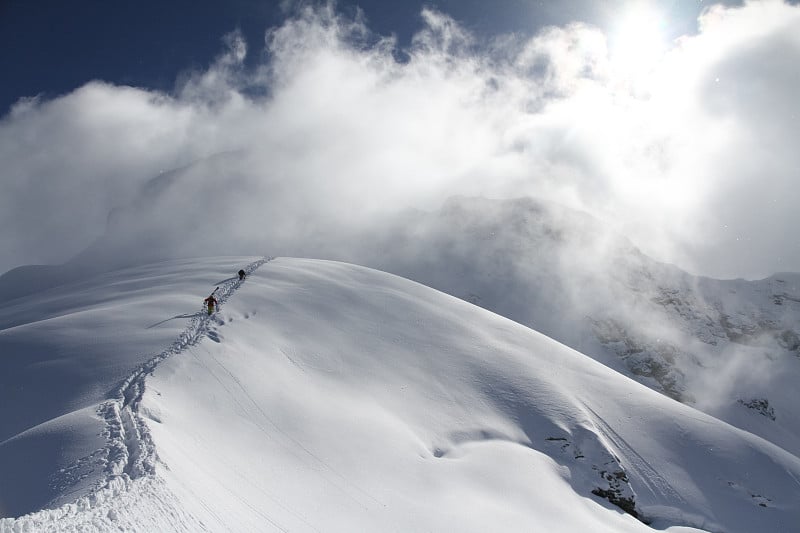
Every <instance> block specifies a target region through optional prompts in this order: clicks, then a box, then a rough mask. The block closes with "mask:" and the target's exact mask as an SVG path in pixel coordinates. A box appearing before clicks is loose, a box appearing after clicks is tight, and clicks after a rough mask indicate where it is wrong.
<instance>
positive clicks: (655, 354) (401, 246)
mask: <svg viewBox="0 0 800 533" xmlns="http://www.w3.org/2000/svg"><path fill="white" fill-rule="evenodd" d="M246 160H247V154H244V153H231V154H220V155H219V156H216V157H213V158H209V159H208V160H204V161H202V162H199V163H197V164H195V165H190V166H189V167H186V168H183V169H178V170H176V171H174V172H170V173H165V174H163V175H161V176H159V177H157V178H154V180H152V182H151V183H150V184H149V185H148V187H146V188H145V189H144V190H143V191H142V195H141V198H140V199H139V200H137V201H136V202H135V203H134V204H133V205H131V206H127V207H125V206H123V207H121V208H120V209H118V210H117V211H116V212H115V213H114V214H113V215H112V216H110V217H109V227H108V229H107V233H106V234H105V235H104V236H103V237H102V238H101V239H99V240H98V241H97V243H95V244H94V245H93V246H92V247H90V248H89V249H88V250H86V251H84V252H83V253H81V254H79V255H78V256H76V257H75V258H74V259H73V260H72V261H70V262H68V263H67V264H65V265H62V266H61V267H45V266H39V267H23V268H20V269H15V270H14V271H11V272H8V273H6V274H5V275H3V276H0V295H1V296H3V297H4V298H6V299H7V298H13V297H19V296H21V295H23V294H28V293H30V292H31V291H33V292H35V291H37V290H41V287H43V286H44V287H47V286H52V285H58V284H63V283H68V282H71V281H74V280H76V279H85V278H86V277H88V276H91V275H95V274H96V273H98V272H102V271H103V270H107V269H109V268H119V266H120V265H132V264H139V263H141V262H143V261H156V260H164V259H169V258H173V257H181V254H185V253H186V250H188V249H198V247H199V246H202V248H203V249H206V248H207V249H209V250H215V252H216V253H248V251H250V250H253V249H259V250H267V251H269V253H271V254H274V255H283V256H297V257H315V258H322V259H335V260H340V261H345V262H350V263H355V264H360V265H365V266H368V267H372V268H377V269H379V270H383V271H386V272H391V273H394V274H397V275H400V276H402V277H405V278H408V279H412V280H415V281H418V282H420V283H423V284H425V285H428V286H431V287H433V288H436V289H438V290H441V291H443V292H446V293H448V294H451V295H454V296H457V297H459V298H462V299H464V300H466V301H469V302H472V303H475V304H477V305H479V306H482V307H484V308H486V309H489V310H491V311H494V312H496V313H498V314H501V315H503V316H506V317H508V318H511V319H512V320H515V321H517V322H519V323H521V324H524V325H527V326H529V327H532V328H533V329H535V330H537V331H541V332H542V333H544V334H546V335H548V336H550V337H552V338H554V339H556V340H558V341H560V342H562V343H564V344H566V345H568V346H570V347H572V348H574V349H576V350H578V351H580V352H582V353H585V354H587V355H589V356H591V357H593V358H595V359H596V360H598V361H600V362H602V363H603V364H605V365H608V366H610V367H611V368H614V369H616V370H618V371H620V372H623V373H625V374H626V375H628V376H630V377H633V378H634V379H636V380H638V381H639V382H641V383H643V384H645V385H647V386H649V387H651V388H653V389H655V390H657V391H659V392H662V393H664V394H666V395H668V396H670V397H672V398H676V399H678V400H680V401H682V402H686V403H688V404H689V405H692V406H695V407H697V408H699V409H701V410H703V411H704V412H707V413H709V414H712V415H713V416H715V417H719V418H722V419H724V420H726V421H728V422H730V423H732V424H734V425H736V426H738V427H741V428H743V429H746V430H748V431H751V432H754V433H756V434H758V435H760V436H762V437H764V438H766V439H768V440H770V441H771V442H774V443H776V444H778V445H779V446H781V447H784V448H785V449H787V450H789V451H790V452H792V453H793V454H795V455H797V454H798V453H800V429H798V428H800V409H798V408H797V406H796V402H795V401H794V399H793V393H792V391H793V390H794V388H795V386H796V385H795V384H796V383H797V381H798V380H800V303H798V300H800V279H798V278H799V276H798V275H797V274H779V275H775V276H772V277H770V278H767V279H765V280H759V281H744V280H725V281H721V280H712V279H708V278H701V277H695V276H691V275H689V274H687V273H686V272H683V271H681V270H680V269H678V268H676V267H674V266H671V265H666V264H662V263H659V262H657V261H654V260H652V259H650V258H649V257H647V256H646V255H645V254H643V253H642V252H641V251H640V250H639V249H637V248H636V246H634V245H633V244H632V243H631V242H629V241H628V240H626V239H625V238H623V237H621V236H619V235H617V234H614V233H613V232H611V231H609V230H608V228H607V226H606V225H605V224H603V223H602V222H600V221H598V220H597V219H594V218H592V217H591V216H589V215H587V214H584V213H580V212H576V211H574V210H571V209H567V208H564V207H560V206H557V205H554V204H550V203H546V202H542V201H537V200H533V199H530V198H522V199H516V200H487V199H484V198H467V197H455V198H451V199H450V200H449V201H448V202H446V203H445V204H444V205H443V207H442V208H441V209H440V210H439V211H435V212H424V211H419V210H412V211H407V212H404V213H401V214H399V215H397V216H394V217H386V218H384V219H383V220H381V221H380V223H374V224H369V225H367V227H369V229H367V230H364V229H363V227H364V226H360V225H359V226H358V227H353V226H349V225H346V224H340V223H337V222H336V220H335V219H331V220H329V221H327V223H326V224H324V225H322V226H318V227H315V226H314V222H313V219H312V220H309V222H308V226H307V227H306V228H304V229H303V230H302V235H301V236H298V235H297V229H296V228H292V227H291V224H289V225H288V226H287V222H286V220H290V218H286V219H275V220H273V221H271V222H270V223H269V224H266V225H263V226H262V225H259V226H253V224H250V223H248V222H247V220H254V219H257V218H255V213H256V212H257V211H259V210H260V207H259V206H255V205H250V204H249V203H248V199H247V197H246V196H242V194H241V191H240V189H242V190H247V189H246V188H240V187H239V186H238V185H237V184H239V182H238V181H237V180H238V179H239V177H240V175H239V173H237V170H236V169H237V168H239V165H244V164H245V163H246ZM208 173H213V174H215V175H221V176H226V179H227V178H229V182H226V183H227V185H226V186H225V187H223V188H220V189H217V188H214V189H213V190H205V189H203V190H195V188H194V187H193V186H192V183H193V179H194V178H195V177H197V176H204V175H206V174H208ZM231 180H232V181H231ZM203 183H206V184H207V186H210V185H208V184H209V183H212V184H216V183H217V181H213V182H207V181H203ZM214 187H216V185H214ZM284 192H286V191H284ZM187 194H189V195H190V197H191V201H192V203H196V204H197V205H198V206H199V211H200V212H205V211H206V210H208V209H213V208H212V207H211V206H209V205H207V203H208V201H209V199H210V198H214V199H215V202H220V203H223V204H230V205H236V206H237V209H236V210H235V216H233V215H231V216H233V218H231V217H230V216H226V217H224V218H223V219H217V218H216V217H211V218H210V219H205V218H203V217H200V218H192V219H191V220H188V219H187V220H180V221H174V220H170V221H165V220H164V217H165V216H166V215H165V214H166V213H174V212H180V209H179V208H180V206H181V205H183V204H184V203H185V202H187V196H186V195H187ZM230 195H233V197H230V198H229V196H230ZM223 199H224V200H223ZM287 205H294V204H292V203H291V202H289V203H288V204H287ZM247 213H250V214H252V215H253V216H252V217H250V218H248V216H249V215H248V216H245V215H246V214H247ZM278 214H279V213H275V214H272V215H274V216H277V215H278ZM239 215H241V216H239ZM295 215H296V213H295ZM298 216H300V215H298ZM302 216H305V215H302ZM302 216H301V218H302ZM309 216H310V215H309ZM164 228H169V230H168V231H165V230H164ZM254 230H257V231H255V232H254ZM231 234H235V235H237V239H231V238H230V235H231ZM240 237H241V238H240ZM197 239H201V240H202V243H203V244H202V245H199V244H198V243H197V242H195V241H196V240H197ZM237 241H241V242H239V244H238V247H236V246H234V243H235V242H237ZM243 247H244V248H243Z"/></svg>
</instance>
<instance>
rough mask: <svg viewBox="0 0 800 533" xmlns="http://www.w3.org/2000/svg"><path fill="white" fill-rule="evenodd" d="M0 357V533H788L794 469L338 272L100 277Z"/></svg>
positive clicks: (13, 318)
mask: <svg viewBox="0 0 800 533" xmlns="http://www.w3.org/2000/svg"><path fill="white" fill-rule="evenodd" d="M244 265H249V267H248V270H250V271H251V273H250V275H249V276H248V277H247V279H246V280H245V281H244V282H243V283H239V282H238V280H236V279H234V278H232V277H231V276H233V273H235V272H236V271H237V270H238V269H239V268H241V267H242V266H244ZM217 285H220V287H221V289H220V293H221V295H222V298H221V301H222V305H221V309H220V311H219V312H218V313H216V314H215V315H213V316H212V317H207V316H205V315H204V314H203V312H202V310H201V309H200V307H201V306H200V303H201V301H202V299H203V298H204V297H205V296H207V295H208V293H210V291H211V290H213V288H214V287H215V286H217ZM0 350H2V353H3V354H4V355H3V358H2V360H1V361H2V363H0V364H2V365H3V368H2V370H3V372H2V373H0V384H2V388H1V389H0V390H1V391H2V392H1V393H0V394H2V396H3V397H2V402H1V403H0V409H2V412H0V414H1V415H2V417H0V420H1V421H2V422H0V430H1V431H2V433H0V467H2V470H0V471H2V472H3V482H2V484H1V485H0V506H2V508H0V516H7V517H9V518H5V519H0V531H2V532H5V531H109V530H117V529H120V530H125V531H200V530H210V531H272V530H275V531H548V532H549V531H556V532H576V531H593V532H595V531H597V532H602V531H608V532H620V533H624V532H641V531H650V530H651V528H654V529H657V530H664V531H668V532H670V533H678V532H681V533H685V532H690V531H709V532H717V531H726V532H731V533H735V532H742V533H745V532H748V533H749V532H752V531H761V532H786V531H792V530H793V528H796V527H797V524H799V523H800V481H799V480H800V459H798V458H797V457H796V456H794V455H792V454H790V453H788V452H786V451H785V450H783V449H781V448H778V447H777V446H775V445H773V444H771V443H769V442H767V441H765V440H764V439H762V438H760V437H758V436H755V435H753V434H751V433H747V432H745V431H743V430H741V429H737V428H734V427H733V426H730V425H728V424H727V423H725V422H722V421H720V420H718V419H716V418H714V417H712V416H710V415H707V414H704V413H702V412H700V411H697V410H695V409H693V408H691V407H689V406H686V405H683V404H680V403H678V402H676V401H674V400H672V399H670V398H667V397H665V396H663V395H661V394H658V393H656V392H654V391H652V390H650V389H648V388H646V387H644V386H643V385H641V384H639V383H637V382H635V381H633V380H631V379H629V378H627V377H624V376H622V375H621V374H619V373H617V372H615V371H613V370H611V369H610V368H608V367H605V366H603V365H601V364H600V363H598V362H596V361H594V360H593V359H591V358H589V357H586V356H585V355H583V354H581V353H579V352H576V351H574V350H572V349H570V348H567V347H566V346H564V345H562V344H560V343H558V342H556V341H554V340H552V339H550V338H548V337H546V336H544V335H542V334H540V333H537V332H536V331H534V330H532V329H529V328H527V327H524V326H522V325H520V324H518V323H516V322H512V321H510V320H508V319H506V318H503V317H501V316H499V315H496V314H494V313H491V312H489V311H487V310H485V309H482V308H479V307H476V306H474V305H472V304H470V303H467V302H465V301H463V300H459V299H456V298H454V297H452V296H448V295H445V294H444V293H441V292H438V291H435V290H433V289H430V288H428V287H426V286H423V285H420V284H417V283H414V282H411V281H409V280H407V279H403V278H400V277H397V276H393V275H390V274H387V273H384V272H380V271H376V270H370V269H367V268H364V267H359V266H355V265H350V264H346V263H337V262H331V261H320V260H308V259H291V258H279V259H274V260H271V261H269V262H266V263H263V264H261V263H260V262H259V261H258V258H254V257H250V258H242V257H237V258H210V259H196V260H192V261H171V262H166V263H159V264H154V265H149V266H146V267H138V268H133V269H126V270H120V271H116V272H111V273H107V274H104V275H102V276H98V277H97V278H95V279H92V280H89V281H85V282H81V283H73V284H67V285H62V286H59V287H54V288H51V289H48V290H46V291H42V292H40V293H37V294H34V295H32V296H29V297H27V298H25V299H24V300H22V299H20V300H15V301H12V302H10V304H9V305H7V306H6V307H5V308H4V309H3V310H2V311H0ZM9 354H10V355H9ZM18 383H23V384H24V385H23V386H22V387H20V386H18V385H15V384H18ZM61 469H64V471H63V472H61ZM54 478H55V479H61V480H62V481H63V482H62V483H60V484H57V485H53V484H52V483H51V480H52V479H54ZM593 491H595V492H596V493H600V495H596V494H593V493H592V492H593ZM603 495H606V496H608V495H612V496H611V498H612V499H614V498H615V497H616V498H621V499H623V500H625V499H628V500H630V501H631V502H633V505H635V507H634V509H635V511H634V512H636V513H638V514H639V515H640V517H641V518H643V519H644V520H646V521H648V522H650V525H649V526H648V525H646V524H645V523H643V522H642V521H639V520H637V519H636V518H634V517H633V516H632V515H631V514H626V513H623V512H622V510H621V509H620V508H619V507H617V506H615V505H612V504H611V503H610V502H609V501H607V499H605V498H604V497H601V496H603ZM28 512H32V514H28V515H26V516H20V515H22V514H24V513H28ZM13 517H17V518H13Z"/></svg>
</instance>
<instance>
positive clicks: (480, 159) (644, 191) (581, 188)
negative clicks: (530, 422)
mask: <svg viewBox="0 0 800 533" xmlns="http://www.w3.org/2000/svg"><path fill="white" fill-rule="evenodd" d="M422 15H423V20H424V25H423V27H422V29H421V30H420V31H419V33H418V34H417V35H416V37H415V38H414V40H413V44H412V46H411V48H410V49H409V50H407V52H408V56H409V59H408V61H406V62H397V61H396V60H395V59H394V51H395V43H394V41H393V40H392V39H389V38H381V37H380V36H375V35H373V34H371V33H370V31H369V29H368V27H367V25H366V24H365V23H364V22H363V21H361V20H358V19H357V20H351V19H345V18H343V17H341V16H340V15H337V14H336V12H335V10H334V9H333V8H331V7H322V8H317V9H305V10H303V11H302V12H300V13H299V14H298V15H297V16H295V17H293V18H291V19H289V20H287V21H286V22H285V23H284V24H283V25H282V26H281V27H278V28H274V29H271V30H269V31H268V32H267V35H266V51H265V53H264V57H265V60H264V61H263V62H262V64H261V65H260V66H259V67H257V68H255V69H248V68H245V67H244V64H243V59H244V57H245V55H246V53H247V51H246V46H245V43H244V42H243V41H242V39H241V37H240V36H239V35H238V34H236V33H234V34H231V35H229V36H228V37H226V39H225V45H226V50H225V51H224V53H223V54H221V55H220V57H219V58H218V59H217V61H216V62H215V63H214V64H213V65H212V66H211V67H210V68H209V69H208V70H206V71H203V72H194V73H188V74H185V75H184V76H182V77H181V79H180V80H179V82H178V84H177V88H176V90H175V92H174V94H170V95H166V94H160V93H154V92H151V91H147V90H142V89H135V88H130V87H119V86H113V85H108V84H105V83H102V82H92V83H89V84H87V85H85V86H84V87H82V88H80V89H78V90H76V91H74V92H72V93H70V94H67V95H64V96H62V97H59V98H56V99H54V100H51V101H41V100H38V99H28V100H22V101H20V102H19V103H18V104H17V105H16V106H15V107H14V108H13V109H12V111H11V112H10V113H9V115H7V116H6V117H4V118H3V119H2V121H0V183H1V184H2V190H3V194H2V196H0V228H1V229H0V248H1V249H2V250H3V251H4V253H3V254H2V256H1V257H0V271H5V270H7V269H9V268H12V267H15V266H18V265H22V264H27V263H39V262H59V261H63V260H66V259H68V258H69V257H70V256H72V255H73V254H75V253H77V252H78V251H79V250H81V249H82V248H83V247H85V246H86V245H88V244H89V243H90V242H91V241H92V240H93V239H94V238H96V237H97V236H98V235H100V234H102V233H103V231H104V229H105V223H106V218H107V215H108V213H109V211H110V210H111V209H112V208H114V207H117V206H124V205H128V204H129V203H130V202H131V201H133V200H134V199H135V198H136V196H137V194H139V191H140V190H141V189H142V187H143V186H144V184H145V183H147V182H148V181H149V180H151V178H153V177H154V176H158V175H159V174H160V173H162V172H164V171H168V170H171V169H175V168H178V167H181V166H184V165H189V164H191V163H193V162H195V161H197V160H198V159H202V158H204V157H208V156H212V155H214V154H218V153H221V152H231V151H240V152H236V153H239V154H242V155H241V157H233V158H229V159H228V160H226V161H231V160H233V161H235V162H229V163H226V164H225V165H221V164H216V165H214V164H211V165H208V164H206V165H201V166H199V167H192V168H190V169H188V170H186V171H183V172H182V173H181V176H182V177H181V180H180V185H181V187H182V189H181V190H177V191H172V193H171V195H172V198H171V200H170V202H168V203H159V202H156V201H154V202H153V203H152V205H148V204H147V203H146V202H145V203H140V204H139V207H138V209H140V210H141V217H142V219H147V220H148V223H149V224H151V225H155V224H160V230H161V232H160V238H161V239H162V240H165V241H166V242H169V241H170V240H171V241H172V242H174V243H175V244H176V248H180V250H181V252H182V253H190V254H192V255H205V254H207V253H208V252H209V250H208V249H207V247H208V246H216V245H219V243H220V242H222V240H223V239H224V240H225V242H226V245H225V246H226V248H227V249H226V250H225V251H226V252H235V251H238V252H241V253H258V252H260V251H262V250H264V251H268V247H269V245H270V243H271V242H272V241H271V240H270V239H273V238H276V236H280V237H281V238H282V239H285V240H291V239H293V238H302V237H303V236H305V235H309V234H313V233H314V232H315V230H316V228H317V227H322V226H326V225H328V224H329V223H330V222H331V221H337V222H349V223H355V224H366V223H370V224H373V223H375V220H376V219H375V218H374V217H376V216H380V215H383V214H388V213H391V212H393V211H395V210H398V209H402V208H404V207H407V206H415V207H423V208H428V207H436V206H438V204H439V203H440V202H441V201H442V200H443V199H444V198H445V197H446V196H449V195H452V194H464V195H477V194H481V195H487V196H492V197H514V196H520V195H534V196H538V197H543V198H547V199H551V200H555V201H558V202H560V203H563V204H566V205H569V206H572V207H577V208H580V209H584V210H586V211H589V212H591V213H593V214H595V215H597V216H599V217H601V218H603V219H605V220H610V221H615V222H616V223H618V225H619V228H620V229H621V230H622V231H623V232H624V233H627V234H629V236H630V237H632V238H633V240H634V241H635V242H637V244H639V245H640V246H641V247H642V248H644V249H645V251H647V252H649V253H651V254H652V255H654V256H656V257H657V258H659V259H663V260H668V261H671V262H676V263H678V264H679V265H680V266H682V267H684V268H688V269H689V270H691V271H693V272H698V273H702V274H707V275H711V276H718V277H728V276H746V277H758V276H764V275H767V274H769V273H772V272H773V271H777V270H795V271H800V240H798V238H797V237H796V236H795V235H796V233H795V231H794V228H795V227H797V225H798V224H797V223H798V222H799V221H798V218H799V217H800V215H798V210H797V209H796V205H797V203H798V199H800V193H798V190H799V189H798V187H797V181H798V178H800V151H798V150H797V148H796V147H797V139H798V138H799V137H800V135H798V134H799V133H800V123H798V119H799V118H800V100H798V99H797V98H796V95H797V94H800V70H798V69H797V67H796V66H797V65H798V64H800V32H798V31H797V29H798V28H800V8H798V7H797V6H790V5H788V4H785V3H783V2H780V1H775V0H771V1H763V2H748V3H746V4H745V5H744V6H743V7H739V8H722V7H712V8H710V9H709V10H708V11H706V12H705V14H704V15H703V16H702V19H701V24H700V28H701V30H700V32H699V34H697V35H695V36H687V37H684V38H682V39H679V40H678V41H675V42H673V43H662V44H663V46H660V47H659V46H655V47H653V46H645V44H646V43H642V49H647V50H651V52H649V54H650V55H651V56H652V57H650V56H645V57H642V56H641V54H634V55H633V57H635V58H636V59H635V62H634V61H632V59H631V57H632V56H631V54H623V53H620V52H619V50H618V49H615V47H614V46H613V43H615V42H620V41H619V40H618V39H617V40H615V35H614V34H613V30H612V34H610V35H606V34H604V33H603V32H602V31H601V30H599V29H597V28H593V27H590V26H587V25H583V24H578V23H576V24H572V25H569V26H567V27H558V28H555V27H554V28H547V29H545V30H543V31H542V32H540V33H539V34H537V35H535V36H533V37H532V38H522V37H519V36H502V37H498V38H496V39H495V40H493V41H492V42H491V43H485V42H478V41H477V40H476V39H475V38H474V37H472V36H471V35H470V34H469V33H468V32H467V31H466V30H464V29H463V28H461V27H459V26H458V25H457V24H456V23H455V22H454V21H453V20H451V19H450V18H448V17H447V16H446V15H444V14H441V13H437V12H434V11H430V10H426V11H423V14H422ZM607 43H612V45H608V44H607ZM650 44H651V45H652V44H653V43H650ZM629 46H635V42H633V43H631V44H630V45H629ZM258 53H261V51H260V50H259V51H258ZM152 186H153V184H152V183H151V187H152ZM203 217H205V218H212V217H213V219H214V225H213V226H209V227H206V228H204V230H203V231H202V232H195V234H194V235H192V234H190V233H191V232H188V231H187V228H191V227H192V225H193V224H194V223H195V222H194V221H196V220H198V218H203ZM150 229H151V230H152V226H151V227H150ZM197 233H205V234H204V235H197ZM209 233H213V235H211V236H210V235H209ZM178 244H180V246H178ZM237 245H238V246H239V247H240V248H242V249H238V250H237ZM254 245H261V246H264V247H265V248H262V249H261V250H253V249H252V246H254ZM245 247H251V248H250V249H243V248H245ZM211 251H212V253H213V252H216V251H217V250H211ZM192 252H194V253H192ZM132 253H133V252H132Z"/></svg>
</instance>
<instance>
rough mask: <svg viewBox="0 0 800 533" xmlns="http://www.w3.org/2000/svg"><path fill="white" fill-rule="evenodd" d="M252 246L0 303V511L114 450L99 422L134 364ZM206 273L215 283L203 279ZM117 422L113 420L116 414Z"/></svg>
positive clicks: (12, 511)
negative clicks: (234, 254) (230, 254)
mask: <svg viewBox="0 0 800 533" xmlns="http://www.w3.org/2000/svg"><path fill="white" fill-rule="evenodd" d="M255 259H256V258H225V259H207V260H202V261H196V260H192V261H175V262H169V263H161V264H154V265H149V266H145V267H139V268H132V269H123V270H120V271H116V272H111V273H106V274H101V275H98V276H94V277H92V278H91V279H90V280H87V281H84V282H80V283H73V284H66V285H62V286H58V287H54V288H50V289H47V290H43V291H40V292H37V293H35V294H33V295H29V296H27V297H25V298H19V299H15V300H10V301H7V302H6V303H5V304H4V305H3V307H2V309H0V472H2V475H1V476H0V477H1V478H2V481H3V482H2V483H0V516H16V515H20V514H24V513H26V512H30V511H33V510H36V509H39V508H41V507H42V506H45V505H51V506H52V505H58V504H61V503H65V502H67V501H72V500H75V499H76V498H78V497H80V496H82V495H85V494H87V493H88V492H89V491H91V490H92V489H93V488H95V487H97V486H98V485H102V484H105V482H106V480H107V478H108V476H110V475H113V474H114V473H115V469H118V468H119V465H120V463H121V462H123V461H125V455H126V454H127V450H126V449H125V447H124V445H123V446H119V443H118V442H117V443H114V442H112V440H113V439H112V435H111V434H110V433H111V432H113V431H118V427H117V428H114V427H111V426H110V425H109V422H111V421H114V419H118V418H119V416H118V415H119V412H118V411H119V410H118V409H117V412H115V408H114V405H115V404H116V403H118V402H116V401H109V400H116V399H117V398H121V397H122V393H123V389H124V388H125V381H126V380H127V379H128V378H130V376H131V375H132V373H133V372H134V370H136V369H137V368H138V367H140V366H141V365H143V364H145V363H146V362H148V361H150V360H151V359H153V358H154V357H156V356H158V355H160V354H163V353H165V350H169V349H170V348H171V347H172V346H173V344H174V343H176V342H179V340H180V339H181V335H182V333H183V332H184V330H185V328H186V323H187V321H190V320H191V319H192V318H193V317H196V316H200V315H199V311H200V307H201V303H202V299H203V298H204V297H205V296H206V295H207V294H208V293H209V292H211V291H212V290H213V289H214V287H215V285H220V284H221V285H223V290H224V289H225V288H226V286H227V285H230V284H231V283H234V282H233V278H231V275H232V274H233V273H235V272H236V271H237V270H238V269H239V268H241V267H242V266H243V265H246V264H247V263H249V262H252V261H254V260H255ZM212 283H215V285H211V284H212ZM120 424H121V422H120V421H118V423H117V426H119V425H120Z"/></svg>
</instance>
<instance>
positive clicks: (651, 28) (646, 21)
mask: <svg viewBox="0 0 800 533" xmlns="http://www.w3.org/2000/svg"><path fill="white" fill-rule="evenodd" d="M610 44H611V49H610V52H611V64H612V66H613V67H614V70H615V71H616V72H617V74H618V75H620V76H622V77H624V78H626V79H627V80H628V81H631V82H634V83H636V82H639V81H641V78H643V77H645V76H647V74H649V73H650V72H651V71H652V70H653V69H654V68H655V66H656V64H657V63H658V61H659V60H660V59H661V57H662V56H663V55H664V52H666V49H667V42H666V37H665V35H664V19H663V16H662V15H661V13H659V12H658V11H657V10H656V9H654V8H650V7H644V6H637V7H632V8H630V9H628V10H627V11H626V12H625V13H624V14H623V15H622V18H621V19H620V20H619V22H618V24H617V25H616V26H615V27H614V28H613V29H612V33H611V35H610Z"/></svg>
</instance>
